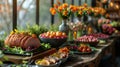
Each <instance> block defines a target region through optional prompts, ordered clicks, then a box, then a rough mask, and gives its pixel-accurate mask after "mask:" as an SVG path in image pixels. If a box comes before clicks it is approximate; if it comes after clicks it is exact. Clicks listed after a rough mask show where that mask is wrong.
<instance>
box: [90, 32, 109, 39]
mask: <svg viewBox="0 0 120 67" xmlns="http://www.w3.org/2000/svg"><path fill="white" fill-rule="evenodd" d="M89 36H94V37H96V38H98V39H99V38H100V39H101V38H102V39H106V38H109V35H107V34H103V33H96V34H89Z"/></svg>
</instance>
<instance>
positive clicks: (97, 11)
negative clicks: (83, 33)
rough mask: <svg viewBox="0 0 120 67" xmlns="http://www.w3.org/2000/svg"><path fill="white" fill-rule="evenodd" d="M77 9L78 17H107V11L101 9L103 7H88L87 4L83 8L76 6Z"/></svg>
mask: <svg viewBox="0 0 120 67" xmlns="http://www.w3.org/2000/svg"><path fill="white" fill-rule="evenodd" d="M75 7H76V9H77V10H76V11H75V14H76V16H77V17H82V16H85V15H90V16H95V17H99V16H101V15H105V13H106V11H105V9H103V8H101V7H94V8H92V7H88V5H87V4H83V5H81V6H75Z"/></svg>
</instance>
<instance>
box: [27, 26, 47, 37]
mask: <svg viewBox="0 0 120 67" xmlns="http://www.w3.org/2000/svg"><path fill="white" fill-rule="evenodd" d="M27 31H28V32H30V33H31V34H36V35H37V36H39V35H40V34H41V33H44V32H47V31H48V29H47V28H46V26H44V25H43V26H38V25H36V24H35V25H33V26H30V25H27Z"/></svg>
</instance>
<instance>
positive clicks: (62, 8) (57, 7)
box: [50, 2, 76, 19]
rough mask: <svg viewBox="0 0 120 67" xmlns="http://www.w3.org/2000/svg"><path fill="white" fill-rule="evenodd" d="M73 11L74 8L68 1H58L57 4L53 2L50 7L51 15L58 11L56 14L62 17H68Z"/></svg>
mask: <svg viewBox="0 0 120 67" xmlns="http://www.w3.org/2000/svg"><path fill="white" fill-rule="evenodd" d="M74 11H76V8H75V7H74V6H73V5H68V3H63V4H61V3H60V2H58V3H57V4H54V6H53V7H51V8H50V13H51V14H52V15H55V14H56V13H58V15H59V16H60V17H61V18H62V19H68V18H69V17H70V15H71V14H72V13H73V12H74Z"/></svg>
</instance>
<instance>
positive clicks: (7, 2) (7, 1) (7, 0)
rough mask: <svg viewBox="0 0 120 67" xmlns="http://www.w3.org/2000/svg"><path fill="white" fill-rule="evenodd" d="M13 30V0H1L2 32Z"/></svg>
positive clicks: (0, 23) (0, 19)
mask: <svg viewBox="0 0 120 67" xmlns="http://www.w3.org/2000/svg"><path fill="white" fill-rule="evenodd" d="M11 30H12V0H0V32H6V33H7V34H8V33H9V32H10V31H11Z"/></svg>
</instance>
